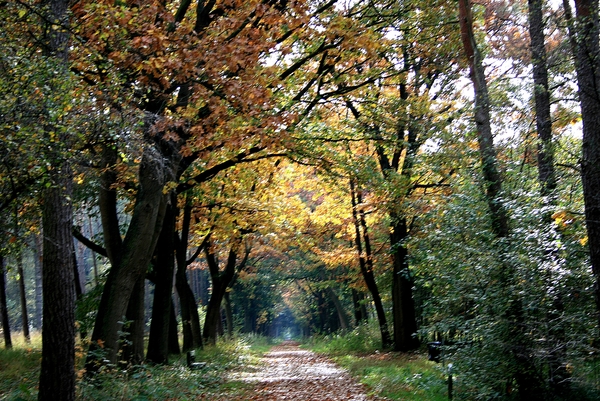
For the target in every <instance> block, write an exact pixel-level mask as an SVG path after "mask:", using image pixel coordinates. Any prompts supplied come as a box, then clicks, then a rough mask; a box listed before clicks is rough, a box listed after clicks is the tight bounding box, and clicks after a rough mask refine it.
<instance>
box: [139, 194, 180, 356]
mask: <svg viewBox="0 0 600 401" xmlns="http://www.w3.org/2000/svg"><path fill="white" fill-rule="evenodd" d="M176 203H177V196H176V195H175V194H171V200H170V204H169V205H167V209H166V212H165V218H164V222H163V226H162V231H161V234H160V237H159V243H160V246H159V247H157V248H156V250H155V260H154V263H153V270H154V301H153V303H152V323H151V324H150V337H149V339H148V353H147V354H146V359H147V360H149V361H151V362H154V363H159V364H166V363H168V362H169V325H170V318H171V310H172V307H173V305H172V295H173V294H172V293H173V273H174V269H175V219H176V217H177V204H176Z"/></svg>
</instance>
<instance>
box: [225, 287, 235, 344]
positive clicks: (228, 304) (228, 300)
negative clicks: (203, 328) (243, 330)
mask: <svg viewBox="0 0 600 401" xmlns="http://www.w3.org/2000/svg"><path fill="white" fill-rule="evenodd" d="M223 300H224V301H225V305H224V306H225V323H226V325H227V335H228V336H229V338H232V337H233V312H232V310H231V297H230V296H229V291H225V296H224V297H223Z"/></svg>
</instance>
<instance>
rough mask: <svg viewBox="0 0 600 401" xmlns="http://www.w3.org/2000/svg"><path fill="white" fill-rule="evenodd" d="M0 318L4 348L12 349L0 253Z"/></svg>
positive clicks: (2, 256) (4, 272)
mask: <svg viewBox="0 0 600 401" xmlns="http://www.w3.org/2000/svg"><path fill="white" fill-rule="evenodd" d="M0 318H1V319H2V334H3V335H4V348H12V339H11V337H10V323H9V321H8V307H7V304H6V270H5V268H4V255H2V253H0Z"/></svg>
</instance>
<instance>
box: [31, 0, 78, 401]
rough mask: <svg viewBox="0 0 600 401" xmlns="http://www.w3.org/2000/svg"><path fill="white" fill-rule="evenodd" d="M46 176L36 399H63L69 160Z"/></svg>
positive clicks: (67, 352)
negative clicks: (48, 179)
mask: <svg viewBox="0 0 600 401" xmlns="http://www.w3.org/2000/svg"><path fill="white" fill-rule="evenodd" d="M63 6H64V9H63V11H64V12H66V5H63ZM55 15H57V14H55ZM59 15H60V14H59ZM61 19H62V18H61ZM50 178H51V179H52V181H51V182H52V185H51V186H50V187H49V188H47V189H46V190H45V191H44V194H43V200H44V205H43V210H42V213H43V218H42V225H43V229H44V253H43V266H44V267H43V289H44V307H43V310H44V316H43V318H44V320H43V328H42V366H41V373H40V383H39V393H38V399H39V400H48V401H54V400H65V401H67V400H74V399H75V286H74V282H75V281H74V277H73V237H72V235H71V227H73V211H72V206H71V197H72V196H71V194H72V174H71V171H70V168H69V165H68V163H66V162H65V163H64V164H63V166H61V167H59V166H57V167H55V169H53V170H52V171H51V173H50Z"/></svg>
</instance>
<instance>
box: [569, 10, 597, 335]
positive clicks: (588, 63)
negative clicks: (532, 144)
mask: <svg viewBox="0 0 600 401" xmlns="http://www.w3.org/2000/svg"><path fill="white" fill-rule="evenodd" d="M575 12H576V18H575V21H574V22H575V23H574V24H573V25H572V26H573V27H574V32H573V33H572V34H573V37H574V41H573V43H575V49H576V54H575V67H576V72H577V83H578V87H579V102H580V103H581V119H582V123H583V142H582V149H583V155H582V159H581V181H582V184H583V200H584V205H585V221H586V226H587V234H588V248H589V252H590V263H591V266H592V274H593V276H594V296H595V300H596V319H597V322H598V327H600V88H599V87H598V85H599V84H598V83H599V82H600V59H599V57H600V43H599V39H598V35H599V34H600V29H599V26H598V1H597V0H575Z"/></svg>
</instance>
